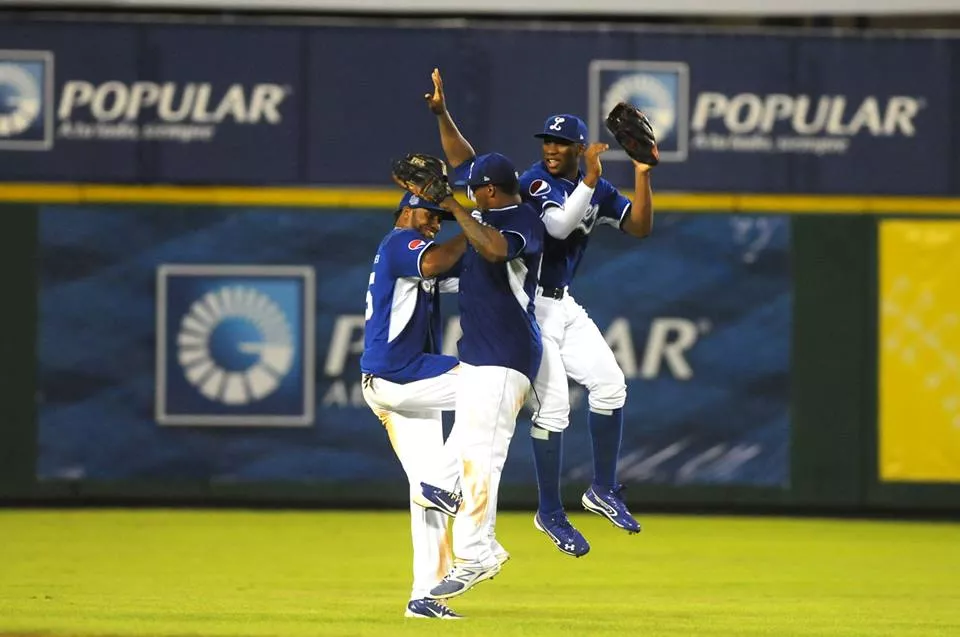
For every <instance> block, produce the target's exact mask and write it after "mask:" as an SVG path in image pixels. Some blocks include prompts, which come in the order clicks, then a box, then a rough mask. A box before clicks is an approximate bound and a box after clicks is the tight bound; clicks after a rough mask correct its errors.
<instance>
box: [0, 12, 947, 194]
mask: <svg viewBox="0 0 960 637" xmlns="http://www.w3.org/2000/svg"><path fill="white" fill-rule="evenodd" d="M0 42H3V43H4V44H3V47H4V48H3V50H0V174H2V175H3V176H4V179H5V180H8V181H79V182H90V181H94V182H111V183H115V182H122V183H131V182H133V183H184V184H255V185H256V184H274V185H284V184H290V185H293V184H297V185H323V184H326V185H343V184H351V185H374V184H376V185H382V184H384V183H386V182H387V179H388V172H389V160H390V158H392V157H396V156H398V155H401V154H405V153H408V152H412V151H421V152H432V153H436V154H439V153H440V152H441V149H440V144H439V140H438V139H437V127H436V122H435V119H434V117H433V115H431V114H430V113H429V111H428V110H427V109H426V107H425V105H424V103H423V94H424V92H426V91H429V90H432V84H431V82H430V72H431V70H432V69H433V68H434V67H440V68H441V71H442V73H443V76H444V81H445V86H446V92H447V99H448V102H449V106H450V110H451V113H452V114H453V115H454V117H455V118H456V120H457V122H458V124H459V126H460V129H461V130H462V132H463V133H464V134H465V135H466V136H467V138H468V139H469V140H470V141H471V142H472V143H473V145H474V147H475V148H476V149H477V150H478V152H489V151H499V152H503V153H504V154H507V155H508V156H510V157H511V158H513V159H514V161H515V163H517V165H518V166H526V165H529V164H530V163H532V162H534V161H537V160H538V158H539V154H540V142H539V141H538V140H536V139H534V138H533V134H534V133H536V132H539V131H541V130H542V127H543V122H544V121H545V119H546V118H547V116H549V115H551V114H556V113H570V114H575V115H578V116H580V117H582V118H583V119H585V120H586V121H587V124H588V127H589V131H590V135H591V138H592V140H596V141H605V142H610V143H612V150H611V151H610V152H609V153H608V154H607V155H606V156H605V159H606V160H607V161H606V163H605V172H604V175H605V176H606V177H607V178H609V179H610V180H611V181H613V182H614V183H615V184H618V185H627V186H629V184H630V183H631V179H632V173H631V165H630V163H629V162H628V161H626V156H625V155H624V153H623V152H621V151H619V150H618V147H617V146H616V145H615V142H614V140H613V138H612V137H611V136H610V135H609V133H608V132H607V130H606V128H605V125H604V118H605V116H606V114H607V113H609V111H610V109H611V108H612V107H613V105H615V104H616V103H617V102H618V101H630V102H632V103H634V104H636V105H638V106H640V107H641V108H643V109H644V110H645V111H646V112H647V113H649V115H650V118H651V120H652V123H653V125H654V128H655V129H656V132H657V135H658V138H659V141H660V146H661V151H662V157H663V163H662V164H661V166H660V167H658V169H657V172H656V185H657V187H658V188H662V189H668V190H678V191H711V192H717V191H719V192H728V191H729V192H774V193H776V192H787V193H807V194H836V193H849V194H881V195H882V194H905V195H910V194H917V195H950V194H957V193H960V173H958V172H957V171H956V170H954V169H953V167H955V166H956V162H957V161H958V159H960V147H958V145H957V144H956V140H955V139H954V138H952V137H951V136H950V135H947V134H944V131H949V130H952V124H951V121H952V118H953V116H954V114H955V113H957V112H960V104H958V103H957V100H958V94H957V92H956V91H955V90H954V89H953V87H955V86H957V85H958V84H960V78H958V77H957V76H956V73H957V72H958V71H957V70H956V69H957V67H956V65H955V64H953V63H952V60H953V59H955V58H956V56H957V54H958V50H960V49H958V47H960V43H958V41H957V40H953V39H948V38H932V37H931V38H907V37H892V36H890V37H888V36H871V37H853V36H846V37H840V36H833V35H832V36H827V35H807V36H803V37H800V36H788V35H783V34H773V33H751V34H742V33H741V34H731V33H722V32H710V33H708V32H699V33H693V32H690V33H683V32H658V31H650V30H644V31H630V30H626V29H623V30H619V29H600V28H596V29H594V28H578V29H574V30H570V29H567V30H563V31H557V30H551V29H547V28H542V29H533V28H524V27H522V26H519V25H514V26H510V25H506V26H502V27H498V28H486V27H479V26H473V27H470V26H463V25H462V24H461V25H459V26H446V27H439V26H417V27H409V26H403V27H401V26H395V27H389V26H376V27H374V26H349V25H346V24H345V25H343V26H329V25H326V26H323V25H318V26H311V27H310V28H307V27H299V26H251V25H242V26H241V25H233V26H229V25H217V26H212V25H203V24H163V25H157V24H136V25H133V24H123V23H112V24H96V23H66V22H44V23H39V22H29V21H24V22H6V23H2V24H0ZM374 43H375V44H376V45H375V46H374ZM385 50H386V51H389V50H397V51H400V50H402V51H403V52H404V60H405V63H404V69H405V71H404V72H403V73H398V72H397V70H396V68H394V67H392V66H391V65H390V64H388V63H385V60H386V59H387V58H385V56H384V51H385ZM547 51H549V55H547V54H545V52H547ZM518 60H526V62H523V63H522V64H518V63H517V61H518ZM891 157H896V159H897V160H896V161H891V160H890V158H891Z"/></svg>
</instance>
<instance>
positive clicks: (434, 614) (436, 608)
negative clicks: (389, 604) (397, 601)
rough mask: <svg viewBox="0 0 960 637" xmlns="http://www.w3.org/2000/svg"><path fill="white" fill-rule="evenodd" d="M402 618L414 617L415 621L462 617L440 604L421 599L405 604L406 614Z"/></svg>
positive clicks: (433, 600) (432, 600)
mask: <svg viewBox="0 0 960 637" xmlns="http://www.w3.org/2000/svg"><path fill="white" fill-rule="evenodd" d="M403 616H404V617H414V618H417V619H462V618H463V615H458V614H456V613H455V612H453V611H452V610H450V609H449V608H447V607H446V606H444V605H443V604H441V603H440V602H438V601H437V600H435V599H431V598H429V597H423V598H421V599H412V600H410V603H409V604H407V612H405V613H404V614H403Z"/></svg>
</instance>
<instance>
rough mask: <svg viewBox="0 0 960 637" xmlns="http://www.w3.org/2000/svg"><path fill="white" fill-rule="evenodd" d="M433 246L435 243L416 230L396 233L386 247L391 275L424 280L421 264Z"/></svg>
mask: <svg viewBox="0 0 960 637" xmlns="http://www.w3.org/2000/svg"><path fill="white" fill-rule="evenodd" d="M432 245H433V241H430V240H429V239H427V238H426V237H424V236H423V235H422V234H420V233H419V232H417V231H416V230H404V231H402V232H398V233H396V234H395V235H394V236H393V237H391V240H390V241H388V242H387V245H386V246H385V247H386V252H387V255H386V256H387V263H388V264H389V269H390V274H391V275H392V276H394V277H397V278H401V277H419V278H421V279H422V278H423V274H422V273H421V272H420V262H421V261H422V260H423V255H424V253H426V251H427V248H429V247H430V246H432Z"/></svg>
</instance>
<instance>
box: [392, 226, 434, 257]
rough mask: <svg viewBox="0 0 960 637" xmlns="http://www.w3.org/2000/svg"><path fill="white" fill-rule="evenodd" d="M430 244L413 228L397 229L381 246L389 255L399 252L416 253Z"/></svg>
mask: <svg viewBox="0 0 960 637" xmlns="http://www.w3.org/2000/svg"><path fill="white" fill-rule="evenodd" d="M428 243H430V240H429V239H427V238H426V237H425V236H423V235H422V234H421V233H419V232H417V231H416V230H414V229H413V228H396V229H394V230H392V231H391V232H390V233H389V234H388V235H387V236H386V237H384V239H383V243H381V244H380V245H381V246H382V248H383V249H384V250H385V251H387V252H388V253H392V252H396V251H398V250H412V251H416V250H419V249H420V248H422V247H423V246H425V245H426V244H428Z"/></svg>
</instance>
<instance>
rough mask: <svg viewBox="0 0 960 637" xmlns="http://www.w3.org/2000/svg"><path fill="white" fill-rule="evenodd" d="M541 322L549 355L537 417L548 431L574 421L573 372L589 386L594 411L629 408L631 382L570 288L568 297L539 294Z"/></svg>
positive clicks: (538, 382) (534, 397)
mask: <svg viewBox="0 0 960 637" xmlns="http://www.w3.org/2000/svg"><path fill="white" fill-rule="evenodd" d="M536 313H537V322H538V323H539V324H540V333H541V335H542V338H543V359H542V361H541V363H540V370H539V372H538V373H537V377H536V378H535V379H534V382H533V386H534V389H535V390H536V391H535V393H531V408H532V410H533V413H534V415H533V421H534V422H535V423H536V424H537V425H538V426H539V427H541V428H543V429H546V430H548V431H563V430H564V429H566V428H567V426H568V425H569V424H570V393H569V388H568V384H567V377H570V378H572V379H573V380H574V381H575V382H577V383H578V384H579V385H583V386H584V387H586V388H587V391H589V392H590V393H589V397H588V402H589V404H590V410H591V411H594V412H597V413H609V412H610V411H611V410H614V409H619V408H621V407H623V405H624V403H625V402H626V400H627V385H626V382H625V380H624V377H623V370H621V369H620V365H618V364H617V359H616V357H615V356H614V355H613V351H612V350H611V349H610V346H609V345H607V342H606V341H605V340H604V339H603V334H601V333H600V329H599V328H598V327H597V325H596V323H594V322H593V319H591V318H590V317H589V316H588V315H587V312H586V310H584V309H583V308H582V307H581V306H580V305H579V304H578V303H577V302H576V301H575V300H574V299H573V297H572V296H570V294H569V293H567V294H564V296H563V298H562V299H559V300H557V299H551V298H549V297H545V296H539V295H538V296H537V301H536Z"/></svg>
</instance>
